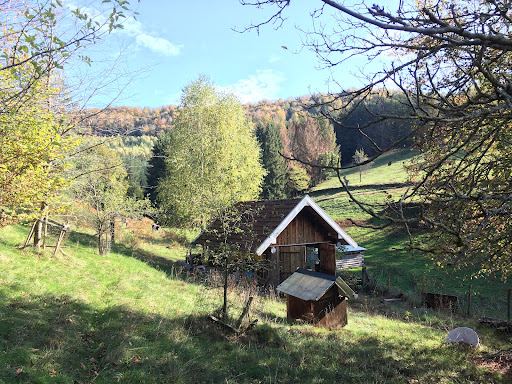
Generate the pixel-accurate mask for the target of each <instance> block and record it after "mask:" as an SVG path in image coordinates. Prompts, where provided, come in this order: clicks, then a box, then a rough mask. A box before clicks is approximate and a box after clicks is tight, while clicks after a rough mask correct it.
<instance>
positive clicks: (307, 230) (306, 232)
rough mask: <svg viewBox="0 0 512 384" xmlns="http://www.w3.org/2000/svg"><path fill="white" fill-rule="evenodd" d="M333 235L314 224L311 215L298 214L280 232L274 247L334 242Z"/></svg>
mask: <svg viewBox="0 0 512 384" xmlns="http://www.w3.org/2000/svg"><path fill="white" fill-rule="evenodd" d="M336 238H337V237H336V236H335V235H334V234H330V233H327V231H326V229H325V228H323V227H321V226H320V225H318V224H316V223H315V220H314V218H313V215H312V214H309V213H307V212H304V211H302V212H300V213H299V214H298V215H297V217H295V219H293V220H292V222H291V223H290V224H288V226H287V227H286V228H285V229H284V230H283V232H281V234H280V235H279V236H278V237H277V239H276V245H288V244H290V245H291V244H306V243H308V244H311V243H321V242H323V241H333V240H336Z"/></svg>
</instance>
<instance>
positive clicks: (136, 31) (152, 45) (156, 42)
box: [119, 18, 183, 56]
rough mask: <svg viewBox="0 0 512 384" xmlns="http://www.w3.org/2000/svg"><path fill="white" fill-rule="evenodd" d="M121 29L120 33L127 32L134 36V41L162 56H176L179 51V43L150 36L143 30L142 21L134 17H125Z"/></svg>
mask: <svg viewBox="0 0 512 384" xmlns="http://www.w3.org/2000/svg"><path fill="white" fill-rule="evenodd" d="M123 27H124V28H123V29H122V30H120V31H119V32H120V33H124V34H127V35H129V36H132V37H135V41H136V43H137V44H139V45H140V46H143V47H145V48H148V49H150V50H152V51H153V52H157V53H160V54H162V55H164V56H178V55H179V54H180V53H181V48H182V47H183V46H181V45H175V44H173V43H171V42H170V41H169V40H167V39H164V38H161V37H157V36H152V35H150V34H149V33H146V32H144V26H143V25H142V23H141V22H140V21H138V20H135V19H131V18H130V19H127V20H126V21H125V22H124V23H123Z"/></svg>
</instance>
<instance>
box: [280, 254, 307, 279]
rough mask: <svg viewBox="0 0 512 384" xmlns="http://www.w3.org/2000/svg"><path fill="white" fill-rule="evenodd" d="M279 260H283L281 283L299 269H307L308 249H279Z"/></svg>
mask: <svg viewBox="0 0 512 384" xmlns="http://www.w3.org/2000/svg"><path fill="white" fill-rule="evenodd" d="M279 258H280V259H281V275H280V281H279V282H283V281H284V280H286V279H287V278H288V276H290V275H291V274H292V273H293V272H295V271H296V270H297V268H306V247H305V246H292V247H279Z"/></svg>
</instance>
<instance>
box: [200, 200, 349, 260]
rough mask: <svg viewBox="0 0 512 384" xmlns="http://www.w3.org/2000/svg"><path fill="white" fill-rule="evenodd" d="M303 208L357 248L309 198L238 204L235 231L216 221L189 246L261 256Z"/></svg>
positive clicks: (235, 210) (234, 209) (235, 207)
mask: <svg viewBox="0 0 512 384" xmlns="http://www.w3.org/2000/svg"><path fill="white" fill-rule="evenodd" d="M306 207H310V208H311V209H312V210H313V211H314V212H315V213H316V215H317V216H318V217H319V218H320V219H321V220H322V221H323V222H324V224H325V226H327V227H330V228H331V229H332V230H333V231H334V232H335V233H336V234H337V237H338V239H343V240H344V241H345V242H346V243H347V244H348V245H350V246H352V247H357V246H358V245H357V243H356V242H355V241H354V240H353V239H352V238H351V237H350V236H348V235H347V234H346V233H345V231H343V229H341V227H340V226H339V225H338V224H337V223H336V222H335V221H334V220H333V219H331V218H330V217H329V215H327V214H326V213H325V212H324V210H323V209H322V208H320V207H319V206H318V205H317V204H316V203H315V202H314V201H313V200H312V199H311V198H310V197H309V196H308V195H306V196H304V197H303V198H302V199H300V200H298V199H285V200H273V201H248V202H242V203H238V204H236V205H235V206H234V207H233V211H234V212H235V216H236V213H237V212H238V213H239V222H238V223H237V227H238V229H237V230H234V231H233V230H231V231H230V232H229V233H227V232H226V231H223V230H222V228H223V226H222V221H221V220H219V219H217V220H215V221H214V222H213V223H212V225H210V226H209V227H208V228H207V229H206V230H205V231H203V232H202V233H201V234H200V235H199V236H198V237H197V238H196V239H195V240H194V241H193V242H192V243H193V244H203V245H211V246H213V247H218V246H220V245H221V244H222V243H223V242H226V243H228V244H230V245H235V246H237V247H238V248H239V249H240V250H245V251H253V252H255V253H256V254H258V255H262V254H263V252H265V250H266V249H267V248H268V247H270V246H271V245H272V244H275V243H276V240H277V237H278V236H279V235H280V234H281V233H282V232H283V231H284V229H285V228H286V227H287V226H288V225H289V224H290V223H291V222H292V221H293V219H295V217H297V215H298V214H299V213H300V212H301V211H302V210H303V209H304V208H306Z"/></svg>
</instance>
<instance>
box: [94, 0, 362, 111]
mask: <svg viewBox="0 0 512 384" xmlns="http://www.w3.org/2000/svg"><path fill="white" fill-rule="evenodd" d="M95 4H96V3H91V4H90V6H94V5H95ZM316 4H319V2H316V1H315V2H313V1H307V0H298V1H296V2H292V6H291V7H290V9H289V10H288V12H287V16H288V17H289V18H288V20H286V21H285V23H284V25H283V27H282V28H280V29H278V30H275V29H274V27H273V26H272V25H266V26H263V27H262V28H261V29H260V33H259V34H258V33H257V32H256V31H255V30H251V31H248V32H245V33H239V32H236V31H234V29H237V30H242V29H244V28H245V27H247V26H249V25H251V24H252V23H258V22H261V21H263V20H265V19H266V18H268V17H269V16H270V11H271V9H257V8H255V7H250V6H243V5H241V4H240V3H239V2H238V0H216V1H205V0H203V1H156V0H141V1H140V3H137V2H136V1H134V0H133V1H132V5H133V6H135V7H136V8H137V11H138V12H139V15H138V16H136V20H134V19H128V20H126V21H125V22H124V29H123V30H120V31H116V32H115V33H114V34H112V35H111V36H109V37H108V39H107V40H106V41H104V42H102V43H101V44H100V45H99V46H97V47H95V48H94V50H93V51H92V52H90V56H91V58H92V59H93V60H96V61H100V62H103V63H104V68H103V69H99V71H100V73H101V72H102V71H103V72H107V71H109V70H108V66H109V65H111V63H112V62H114V61H115V66H116V68H115V72H116V73H121V74H122V75H120V79H119V80H118V81H115V82H114V83H113V84H115V87H112V86H111V87H110V88H112V90H111V91H107V88H108V87H105V90H104V91H103V92H101V93H99V94H97V95H96V96H95V98H94V99H93V100H92V101H91V103H92V104H97V105H91V106H101V105H102V104H103V105H104V104H105V103H112V105H125V106H138V107H152V108H155V107H161V106H166V105H170V104H173V105H178V104H179V102H180V95H181V91H182V89H183V88H184V86H185V85H186V84H187V83H189V82H191V81H193V80H195V79H197V78H198V77H199V75H200V74H204V75H207V76H209V77H210V78H211V80H212V81H213V82H214V83H215V84H216V85H217V86H218V87H219V88H220V89H229V90H231V91H233V92H234V93H236V94H237V95H238V96H239V98H240V101H241V102H242V103H256V102H258V101H261V100H269V101H272V100H276V99H287V98H294V97H299V96H306V95H309V94H310V93H312V92H326V91H327V90H328V87H327V85H326V81H327V79H328V78H329V71H328V70H325V69H324V70H321V69H319V68H318V61H317V59H316V57H315V55H314V54H313V53H312V52H310V51H308V50H307V49H304V48H303V47H302V39H303V38H304V36H303V35H302V34H301V33H300V32H299V30H298V29H297V26H300V27H302V28H309V27H310V25H311V17H310V12H312V11H313V10H314V5H316ZM283 47H285V48H283ZM119 52H121V56H119ZM107 63H108V64H107ZM93 66H94V64H93ZM95 68H97V70H98V68H102V67H101V65H97V66H96V67H95ZM352 71H353V69H352V68H343V69H342V71H341V72H338V74H337V76H338V78H337V80H340V79H341V80H342V81H343V84H344V86H346V87H350V86H355V85H356V84H357V81H356V80H355V78H354V77H353V76H351V72H352ZM127 81H128V82H129V84H128V85H126V83H127ZM111 85H112V84H111ZM116 87H117V88H116ZM121 91H122V93H121V95H120V96H118V95H117V94H116V92H121Z"/></svg>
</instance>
